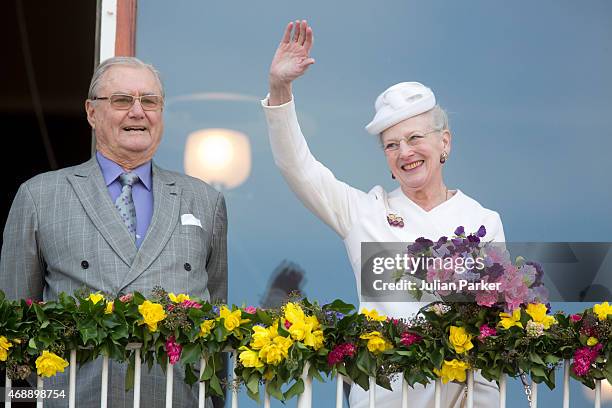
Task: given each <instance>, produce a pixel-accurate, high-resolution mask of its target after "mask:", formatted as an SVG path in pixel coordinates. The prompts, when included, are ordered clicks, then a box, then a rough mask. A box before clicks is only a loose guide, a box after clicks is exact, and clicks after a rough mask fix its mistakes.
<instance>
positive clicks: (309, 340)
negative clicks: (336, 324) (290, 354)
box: [304, 330, 325, 350]
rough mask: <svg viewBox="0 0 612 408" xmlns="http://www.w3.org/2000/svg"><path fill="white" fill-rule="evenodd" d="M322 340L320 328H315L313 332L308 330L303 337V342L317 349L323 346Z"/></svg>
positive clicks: (323, 339)
mask: <svg viewBox="0 0 612 408" xmlns="http://www.w3.org/2000/svg"><path fill="white" fill-rule="evenodd" d="M324 341H325V338H324V337H323V331H322V330H315V331H313V332H310V333H308V334H307V335H306V337H305V338H304V344H305V345H307V346H309V347H312V348H313V349H315V350H318V349H320V348H321V347H323V343H324Z"/></svg>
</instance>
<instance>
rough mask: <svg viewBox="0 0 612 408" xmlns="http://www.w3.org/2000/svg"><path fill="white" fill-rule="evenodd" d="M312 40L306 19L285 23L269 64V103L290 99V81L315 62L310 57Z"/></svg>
mask: <svg viewBox="0 0 612 408" xmlns="http://www.w3.org/2000/svg"><path fill="white" fill-rule="evenodd" d="M312 41H313V34H312V28H311V27H309V26H308V23H307V22H306V20H302V21H299V20H298V21H296V22H295V23H294V22H291V23H289V24H287V28H286V29H285V34H284V35H283V39H282V41H281V43H280V44H279V45H278V49H277V50H276V53H275V54H274V58H273V59H272V64H271V65H270V77H269V79H270V99H269V104H270V105H280V104H283V103H287V102H289V101H290V100H291V83H292V82H293V81H294V80H295V79H297V78H299V77H300V76H302V75H304V72H306V70H307V69H308V67H309V66H310V65H312V64H314V62H315V60H314V58H311V57H310V49H311V48H312Z"/></svg>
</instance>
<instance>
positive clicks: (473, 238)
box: [467, 234, 480, 244]
mask: <svg viewBox="0 0 612 408" xmlns="http://www.w3.org/2000/svg"><path fill="white" fill-rule="evenodd" d="M467 239H468V241H469V242H470V243H472V244H479V243H480V238H478V237H477V236H476V235H474V234H470V235H468V237H467Z"/></svg>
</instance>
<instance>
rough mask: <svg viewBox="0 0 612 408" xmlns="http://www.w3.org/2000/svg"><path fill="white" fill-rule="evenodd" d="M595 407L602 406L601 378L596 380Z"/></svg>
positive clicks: (599, 407)
mask: <svg viewBox="0 0 612 408" xmlns="http://www.w3.org/2000/svg"><path fill="white" fill-rule="evenodd" d="M595 408H601V380H595Z"/></svg>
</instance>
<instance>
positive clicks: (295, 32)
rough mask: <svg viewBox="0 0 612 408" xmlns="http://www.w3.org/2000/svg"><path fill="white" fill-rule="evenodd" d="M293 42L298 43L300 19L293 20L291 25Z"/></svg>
mask: <svg viewBox="0 0 612 408" xmlns="http://www.w3.org/2000/svg"><path fill="white" fill-rule="evenodd" d="M293 42H296V43H298V44H299V43H300V20H295V24H294V26H293Z"/></svg>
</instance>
